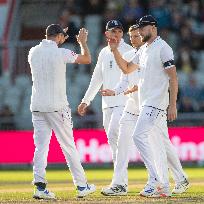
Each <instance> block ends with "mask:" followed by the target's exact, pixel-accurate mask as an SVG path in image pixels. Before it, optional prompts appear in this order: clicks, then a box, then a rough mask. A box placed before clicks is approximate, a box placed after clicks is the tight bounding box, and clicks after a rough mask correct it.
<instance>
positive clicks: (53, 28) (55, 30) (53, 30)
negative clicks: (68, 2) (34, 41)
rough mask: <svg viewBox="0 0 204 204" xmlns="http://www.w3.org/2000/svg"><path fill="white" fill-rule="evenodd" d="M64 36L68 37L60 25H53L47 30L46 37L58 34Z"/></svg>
mask: <svg viewBox="0 0 204 204" xmlns="http://www.w3.org/2000/svg"><path fill="white" fill-rule="evenodd" d="M60 33H61V34H63V35H64V36H67V33H66V32H65V31H64V30H63V28H62V27H61V26H60V25H59V24H51V25H49V26H48V27H47V28H46V36H47V37H50V36H56V35H58V34H60Z"/></svg>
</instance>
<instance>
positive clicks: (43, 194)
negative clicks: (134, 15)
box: [33, 187, 56, 200]
mask: <svg viewBox="0 0 204 204" xmlns="http://www.w3.org/2000/svg"><path fill="white" fill-rule="evenodd" d="M33 198H35V199H45V200H55V199H56V197H55V194H54V193H52V192H50V191H48V190H47V189H44V190H40V189H38V188H37V187H36V188H35V190H34V194H33Z"/></svg>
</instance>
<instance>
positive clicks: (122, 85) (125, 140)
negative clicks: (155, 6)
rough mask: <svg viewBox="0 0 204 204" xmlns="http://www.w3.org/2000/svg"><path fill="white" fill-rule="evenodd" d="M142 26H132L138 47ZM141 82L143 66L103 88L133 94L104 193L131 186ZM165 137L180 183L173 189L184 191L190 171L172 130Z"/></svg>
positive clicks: (109, 92)
mask: <svg viewBox="0 0 204 204" xmlns="http://www.w3.org/2000/svg"><path fill="white" fill-rule="evenodd" d="M138 28H139V25H133V26H131V27H130V28H129V35H130V40H131V44H132V46H133V47H134V48H137V50H138V49H139V47H140V46H141V45H142V42H141V39H140V35H139V29H138ZM132 54H134V53H130V52H128V53H127V54H125V55H124V56H123V58H124V59H126V60H127V61H130V60H131V59H132V58H131V56H132ZM135 54H136V52H135ZM135 54H134V55H135ZM138 82H139V70H135V71H133V72H132V73H130V74H127V75H125V74H122V77H121V80H120V82H119V84H118V85H117V87H116V89H115V90H108V89H106V90H102V91H101V92H102V94H103V95H104V96H111V95H117V94H119V93H122V92H124V94H127V93H129V92H131V94H129V99H128V100H127V102H126V106H125V109H124V111H123V116H122V118H121V120H120V127H119V139H118V150H117V155H116V164H115V168H114V174H113V178H112V183H111V185H110V186H109V187H107V188H104V189H103V191H102V194H104V195H114V196H115V195H126V194H127V186H128V177H127V168H128V161H129V149H130V147H131V146H132V143H133V141H132V134H133V131H134V128H135V125H136V122H137V118H138V115H139V101H138V94H137V92H136V91H137V88H136V85H137V84H138ZM128 86H129V88H128ZM132 87H134V88H132ZM127 90H128V91H127ZM130 90H131V91H130ZM133 92H134V93H133ZM164 129H165V130H167V127H164ZM164 133H165V132H164ZM163 140H164V145H165V146H166V151H167V159H168V165H169V168H170V170H171V171H172V173H173V178H174V180H175V183H176V186H175V188H174V190H173V192H174V193H183V192H184V191H185V190H186V188H183V186H182V185H180V184H181V183H182V182H183V180H184V179H185V178H186V174H185V173H184V171H183V169H182V166H181V163H180V161H179V158H178V155H177V154H176V152H175V149H174V148H173V145H172V143H171V142H170V140H169V135H168V132H166V134H164V137H163ZM156 159H157V158H155V160H156Z"/></svg>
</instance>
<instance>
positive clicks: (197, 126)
mask: <svg viewBox="0 0 204 204" xmlns="http://www.w3.org/2000/svg"><path fill="white" fill-rule="evenodd" d="M144 14H152V15H153V16H154V17H156V19H157V20H158V24H159V33H160V36H161V37H162V38H163V39H164V40H166V41H167V42H168V43H169V44H170V45H171V47H172V48H173V50H174V53H175V61H176V66H177V70H178V77H179V86H180V89H179V98H178V111H179V115H178V119H177V120H176V122H174V123H170V124H169V126H171V128H170V136H171V138H173V139H174V144H175V146H176V147H177V150H178V153H179V156H180V158H182V161H187V162H190V164H198V165H201V166H202V165H203V164H204V142H203V141H204V1H203V0H111V1H108V0H0V40H1V41H0V144H1V148H0V152H1V153H0V155H1V156H0V166H3V165H4V164H7V163H9V164H13V163H15V164H16V163H18V162H19V163H21V162H22V163H24V164H25V163H27V162H29V161H30V163H31V162H32V154H33V146H32V142H33V141H32V122H31V113H30V110H29V105H30V95H31V86H32V81H31V74H30V68H29V65H28V62H27V55H28V51H29V49H30V48H31V47H32V46H34V45H36V44H38V43H39V42H40V41H41V40H42V38H44V35H45V28H46V27H47V25H49V24H51V23H59V24H61V25H62V26H63V27H67V26H68V27H69V36H70V37H69V39H68V41H67V42H66V43H65V44H64V45H63V46H64V47H67V48H69V49H71V50H74V51H76V52H78V51H79V47H78V45H77V44H76V41H75V37H74V36H75V35H76V34H77V32H78V30H79V28H80V27H82V26H83V27H85V28H87V29H88V30H89V37H88V44H89V47H90V51H91V55H92V59H93V60H92V64H91V65H71V64H69V65H68V69H67V95H68V100H69V103H70V105H71V108H72V116H73V121H74V128H75V133H76V135H77V137H78V138H79V140H78V141H77V146H78V147H79V149H81V151H82V152H81V156H83V155H84V154H85V155H86V154H89V155H88V156H87V155H86V159H84V160H83V159H82V161H84V162H86V161H87V162H89V161H91V162H94V161H103V162H109V161H110V160H111V159H110V158H109V159H107V157H106V158H103V159H98V160H97V158H93V160H91V159H90V157H93V155H96V152H97V151H98V147H99V146H100V144H103V146H102V145H101V146H100V151H101V154H100V151H98V152H97V154H98V155H99V156H98V157H100V155H104V154H105V153H106V152H107V151H108V150H107V148H108V147H107V144H106V143H107V141H105V140H106V139H105V135H104V132H103V130H102V112H101V96H100V95H99V94H98V95H97V96H96V98H95V99H94V101H93V103H92V104H91V106H90V108H89V111H88V114H87V116H85V117H80V116H78V115H77V113H76V108H77V105H78V104H79V103H80V101H81V99H82V97H83V95H84V93H85V91H86V89H87V87H88V84H89V81H90V78H91V74H92V71H93V69H94V66H95V64H96V61H97V56H98V53H99V51H100V50H101V48H102V47H104V46H105V45H106V42H105V38H104V28H105V24H106V22H107V21H108V20H110V19H120V20H121V22H122V23H123V25H124V27H125V32H124V39H125V41H126V42H129V38H128V35H127V34H126V32H127V29H128V27H129V25H132V24H135V20H136V19H138V18H140V17H141V16H143V15H144ZM181 127H182V128H181ZM79 129H83V130H79ZM7 131H8V132H7ZM80 131H81V132H80ZM100 135H102V136H101V137H100ZM81 137H82V138H81ZM80 138H81V139H80ZM93 138H95V140H92V139H93ZM99 138H103V139H99ZM89 142H90V143H91V144H90V146H89V147H88V149H87V148H85V147H86V145H88V143H89ZM97 142H98V143H97ZM12 143H13V145H12ZM53 144H55V141H53ZM29 145H30V146H29ZM97 145H98V146H97ZM104 145H106V146H104ZM179 145H180V146H179ZM182 145H183V146H182ZM26 146H27V150H28V151H30V154H27V152H26V151H25V148H26ZM8 147H9V149H8ZM15 148H16V149H15ZM84 149H85V150H84ZM7 151H8V152H7ZM104 152H105V153H104ZM17 153H19V155H18V154H17ZM8 154H10V160H6V155H8ZM50 154H51V155H52V151H51V152H50ZM54 154H55V153H54V152H53V155H54ZM14 155H16V157H17V158H16V160H15V159H13V161H12V158H15V156H14ZM26 155H29V157H28V158H27V160H26V159H25V160H23V159H22V157H26ZM91 155H92V156H91ZM105 155H106V154H105ZM18 156H19V157H18ZM102 157H104V156H101V158H102ZM22 160H23V161H22ZM50 161H52V162H54V163H55V160H52V158H51V160H50ZM56 161H57V160H56ZM133 161H139V159H138V158H133ZM58 162H63V158H62V160H60V161H58Z"/></svg>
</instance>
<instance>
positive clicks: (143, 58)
mask: <svg viewBox="0 0 204 204" xmlns="http://www.w3.org/2000/svg"><path fill="white" fill-rule="evenodd" d="M139 33H140V35H141V38H142V41H143V42H146V43H145V44H144V45H143V46H142V47H141V48H140V50H139V52H138V53H137V54H136V56H135V57H134V59H133V60H132V62H127V61H126V60H124V59H123V58H122V56H121V55H120V53H119V52H118V50H117V43H114V42H110V43H109V44H110V47H111V49H112V52H113V54H114V56H115V59H116V61H117V63H118V64H119V67H120V68H121V69H122V70H123V72H124V73H130V72H132V71H134V70H135V69H138V68H139V69H140V81H139V84H138V88H139V106H140V113H139V117H138V120H137V124H136V128H135V130H134V133H133V139H134V142H135V145H136V146H137V148H138V150H139V152H140V154H141V156H142V159H143V160H144V163H145V165H146V167H147V169H148V172H149V179H148V182H147V185H146V186H145V188H144V189H143V190H142V191H141V192H140V194H141V195H143V196H148V197H149V196H152V197H162V196H170V195H171V193H170V188H169V178H168V165H167V148H166V146H165V144H164V143H165V140H164V139H163V137H164V135H167V133H168V132H167V124H166V123H167V122H166V109H167V107H168V105H169V107H168V119H169V120H170V121H172V120H174V119H176V117H177V110H176V99H177V91H178V82H177V77H176V68H175V65H174V61H173V58H174V56H173V51H172V49H171V48H170V47H169V46H168V44H167V43H166V42H165V41H163V40H162V39H161V38H160V37H159V36H157V22H156V20H155V19H154V18H153V17H152V16H151V15H148V16H144V17H142V18H141V19H140V21H139ZM168 88H170V102H169V95H168ZM154 158H157V159H154ZM157 173H158V174H157ZM183 175H184V174H183ZM183 175H182V178H179V179H180V182H179V183H178V185H176V187H175V188H174V190H173V191H174V192H176V191H177V193H179V192H178V191H179V190H184V191H185V190H186V189H187V188H188V186H189V182H188V181H187V178H186V177H184V176H183ZM181 179H182V181H181ZM158 187H159V188H158ZM180 187H182V188H180Z"/></svg>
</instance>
